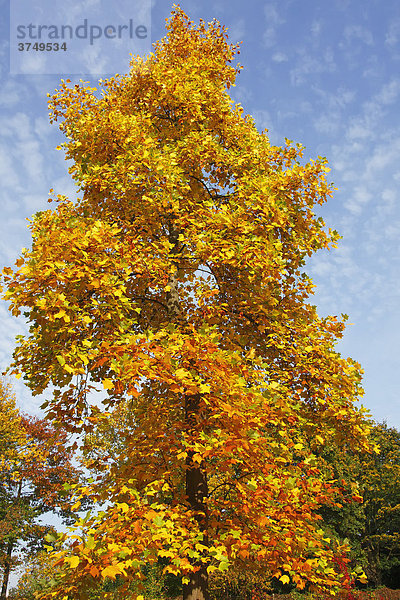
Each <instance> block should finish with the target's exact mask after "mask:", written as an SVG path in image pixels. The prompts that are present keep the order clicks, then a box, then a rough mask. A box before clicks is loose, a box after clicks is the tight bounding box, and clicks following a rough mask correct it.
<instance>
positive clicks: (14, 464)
mask: <svg viewBox="0 0 400 600" xmlns="http://www.w3.org/2000/svg"><path fill="white" fill-rule="evenodd" d="M65 441H66V440H65V434H62V433H60V432H58V433H57V432H55V430H54V428H53V427H52V426H51V425H50V424H48V423H46V421H44V420H43V419H39V418H37V417H30V416H27V415H24V414H21V413H20V411H19V410H18V409H17V407H16V403H15V396H14V394H13V393H12V389H11V387H10V385H9V384H7V383H6V382H4V381H3V382H0V462H1V472H0V566H1V569H2V586H1V592H0V598H1V600H3V599H5V598H6V597H7V588H8V581H9V576H10V573H11V571H12V570H13V569H14V568H15V567H16V566H18V564H19V563H20V562H21V560H22V558H24V557H25V558H26V557H27V556H30V555H32V554H36V553H37V552H39V551H40V550H41V549H42V550H43V544H44V536H45V535H46V533H47V532H49V531H50V530H52V529H54V527H52V526H49V525H46V524H43V522H42V521H41V520H40V517H42V516H43V515H44V514H46V513H48V512H56V513H58V514H59V515H61V516H64V517H67V516H68V515H69V516H70V514H71V513H70V510H69V508H68V506H67V505H66V502H65V499H64V497H63V495H60V491H61V492H63V490H62V488H61V485H62V484H63V483H66V482H69V483H72V481H73V475H75V474H76V469H74V468H73V467H72V465H71V462H70V458H71V456H70V454H71V453H70V451H69V450H66V448H65Z"/></svg>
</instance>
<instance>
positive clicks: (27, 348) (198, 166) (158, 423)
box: [3, 8, 368, 600]
mask: <svg viewBox="0 0 400 600" xmlns="http://www.w3.org/2000/svg"><path fill="white" fill-rule="evenodd" d="M167 30H168V35H167V37H166V38H164V39H163V40H161V41H160V42H158V43H156V44H155V48H154V53H152V54H150V55H149V56H148V57H147V58H146V59H142V58H140V57H136V58H133V60H132V69H131V72H130V73H129V74H128V75H126V76H119V75H117V76H115V77H113V78H111V79H109V80H106V81H102V82H101V83H100V85H101V87H102V94H98V93H97V90H96V88H91V87H90V86H88V85H87V84H86V83H85V82H81V83H80V84H77V85H75V86H73V87H69V85H68V84H69V83H70V82H69V81H68V80H67V81H66V82H64V81H63V82H62V83H61V85H60V88H59V90H56V92H55V93H54V95H52V96H51V98H50V109H51V114H52V119H53V120H59V121H60V122H61V123H60V128H61V130H62V131H63V132H64V133H65V135H66V137H67V141H66V142H65V144H64V146H65V148H66V158H68V159H70V160H72V163H73V164H72V166H71V168H70V172H71V174H72V177H73V178H74V179H75V181H76V182H77V184H78V186H79V188H80V190H81V192H82V197H81V198H79V199H78V200H77V201H76V202H75V203H73V202H71V201H69V200H68V199H67V198H66V197H64V196H57V197H56V198H55V200H56V202H57V205H56V207H55V208H54V209H49V210H47V211H44V212H41V213H37V214H36V215H35V216H34V218H33V220H32V223H31V230H32V238H33V243H32V249H31V250H24V251H23V254H22V256H21V258H20V259H18V261H17V262H16V269H15V270H13V269H12V268H9V267H8V268H6V269H4V271H3V272H4V280H5V284H6V286H7V288H8V289H7V291H6V293H5V298H6V299H7V300H8V301H10V309H11V311H12V313H13V314H14V315H18V314H20V312H21V310H22V309H23V310H24V314H25V316H26V317H27V319H28V320H29V321H30V323H31V325H30V332H29V335H28V336H27V337H21V338H20V339H19V342H18V346H17V348H16V350H15V352H14V361H13V363H12V366H11V372H12V373H16V374H22V375H23V376H24V380H25V382H26V383H27V385H28V386H29V387H30V388H31V389H32V391H33V393H34V394H39V393H41V392H43V391H44V390H45V389H46V388H47V387H48V386H49V385H52V386H54V388H55V392H54V395H53V398H52V399H51V400H49V402H48V404H47V409H48V413H47V414H48V417H49V418H50V419H53V420H54V421H55V422H58V423H60V424H61V423H62V424H63V426H64V427H66V428H67V430H69V431H71V432H91V431H93V430H95V429H101V427H102V426H103V425H102V424H104V423H105V422H106V421H107V420H109V419H111V418H117V419H118V418H120V417H121V415H122V414H123V412H124V411H125V414H126V415H127V418H126V419H125V422H124V423H123V427H124V444H123V445H121V453H120V458H119V460H116V461H115V460H113V461H108V462H107V460H103V466H102V468H103V469H104V470H105V475H104V476H102V477H100V478H99V480H98V481H96V479H95V480H94V481H93V483H92V484H90V485H88V486H86V487H85V488H84V489H81V490H80V491H79V490H76V491H77V496H78V501H79V496H81V497H82V498H84V497H86V496H88V497H90V498H91V499H92V500H96V501H97V502H98V504H99V505H101V508H102V510H97V511H92V512H91V514H90V515H87V516H86V517H85V519H81V520H79V521H78V529H77V532H76V537H75V538H74V539H73V541H72V542H71V543H70V546H69V547H68V548H67V549H64V550H63V551H61V553H60V554H59V563H60V564H61V563H63V564H64V565H65V570H64V578H61V580H60V583H59V584H58V585H59V587H58V588H57V587H55V588H54V589H53V590H51V591H49V592H48V597H49V598H50V597H54V595H57V597H60V598H61V597H63V596H62V593H64V597H65V598H67V597H68V598H70V597H73V598H79V597H83V596H84V594H85V593H86V589H87V587H90V585H91V584H92V582H93V581H94V580H96V579H98V578H107V577H110V578H116V577H118V578H119V579H123V580H125V581H126V582H127V583H126V585H127V590H128V586H129V582H130V581H131V580H132V579H134V578H135V577H137V576H139V577H140V576H141V568H142V566H143V564H145V563H146V564H152V563H156V562H157V561H158V560H159V559H160V558H162V559H164V560H165V561H166V563H167V564H166V565H165V568H164V571H165V572H167V573H168V572H169V573H172V574H175V575H177V576H182V581H183V596H184V598H185V600H195V599H196V600H203V599H204V600H206V599H207V598H208V583H207V582H208V574H209V573H210V572H213V571H214V570H221V571H224V570H226V569H228V568H229V567H230V565H235V567H236V568H243V569H251V568H252V566H253V565H259V566H260V567H261V568H263V569H264V571H265V573H266V574H269V576H270V577H272V576H275V577H277V578H280V579H281V581H282V582H283V583H286V582H289V581H292V582H293V583H294V584H295V585H297V586H298V587H300V588H301V587H303V586H304V585H305V584H306V583H308V584H309V585H310V586H311V587H314V588H317V589H328V588H331V587H332V586H334V585H335V584H336V583H337V582H338V581H339V579H340V577H339V575H338V574H337V573H336V572H335V569H334V562H333V558H334V555H335V552H336V551H337V549H335V545H334V543H333V542H331V541H330V540H329V539H327V538H326V537H325V536H324V533H323V531H322V529H321V528H320V525H319V523H320V517H319V515H318V514H317V513H318V508H319V506H320V505H321V503H327V502H329V499H330V498H331V499H333V498H335V495H336V493H337V492H336V490H335V486H334V484H333V483H332V482H328V481H326V479H325V478H324V476H323V474H322V473H321V472H320V471H319V470H318V468H317V465H316V461H315V457H314V454H313V453H314V451H315V450H316V449H317V448H318V446H319V445H321V444H324V443H325V441H326V442H329V441H332V440H335V441H336V443H338V444H340V443H343V441H344V440H346V443H348V444H350V445H352V446H354V447H356V446H357V445H358V446H363V445H367V441H366V437H365V435H366V433H367V430H368V427H367V425H366V423H365V415H364V413H363V410H360V409H356V407H355V405H354V401H355V399H356V398H357V397H358V396H359V395H360V394H361V392H362V390H361V387H360V385H361V384H360V380H361V375H360V368H359V365H358V364H357V363H355V362H353V361H352V360H350V359H344V358H342V357H341V356H340V355H339V354H338V353H337V352H336V351H335V349H334V347H335V343H336V341H337V339H338V338H340V337H341V335H342V332H343V330H344V323H343V320H341V319H338V318H336V317H327V318H320V317H318V315H317V313H316V309H315V307H314V306H312V305H310V304H309V303H308V302H307V300H308V298H309V296H310V294H311V293H312V287H313V286H312V282H311V280H310V279H309V278H308V277H307V275H306V274H304V273H303V267H304V264H305V260H306V258H307V256H309V255H311V254H312V253H313V252H315V251H317V250H318V249H321V248H328V247H331V246H334V245H335V242H336V240H337V239H338V235H337V234H336V232H332V231H330V230H329V231H326V230H325V228H324V222H323V220H322V219H321V218H317V217H316V216H315V214H314V212H313V208H314V206H315V205H318V204H322V203H323V202H325V200H326V199H327V197H328V196H330V195H331V189H330V186H329V185H328V184H327V182H326V179H325V174H326V172H327V171H328V168H327V166H326V161H325V160H324V159H322V158H318V159H317V160H315V161H310V162H308V163H306V164H303V161H302V154H303V148H302V147H301V145H300V144H293V143H291V142H290V141H288V140H286V142H285V145H284V146H283V147H275V146H272V145H271V144H270V142H269V140H268V136H267V133H266V132H263V133H259V132H258V131H257V129H256V126H255V123H254V121H253V119H252V118H251V117H249V116H244V114H243V109H242V107H241V106H240V105H237V104H234V103H233V102H232V100H231V99H230V97H229V94H228V89H229V87H230V86H231V85H234V81H235V77H236V74H237V73H238V71H239V67H235V66H233V64H232V61H233V59H234V56H235V53H236V52H237V48H236V47H235V46H232V45H230V44H229V43H228V41H227V35H226V31H225V29H224V28H223V27H221V26H220V25H219V23H218V22H215V21H214V22H212V23H210V24H208V26H207V25H206V24H205V23H203V22H200V24H199V25H198V26H196V25H194V24H193V23H192V22H190V21H189V20H188V18H187V17H186V15H185V14H184V13H183V12H182V11H181V10H180V9H179V8H175V9H174V10H173V13H172V16H171V19H170V20H169V22H168V24H167ZM99 386H100V387H99ZM102 389H103V402H102V403H99V402H98V401H97V397H96V398H93V397H92V396H91V392H92V391H93V390H98V391H101V390H102ZM307 440H311V443H310V444H308V442H307ZM105 482H106V483H105ZM127 593H128V592H127ZM105 597H106V596H105Z"/></svg>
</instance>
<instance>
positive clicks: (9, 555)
mask: <svg viewBox="0 0 400 600" xmlns="http://www.w3.org/2000/svg"><path fill="white" fill-rule="evenodd" d="M13 547H14V544H13V542H8V544H7V554H6V560H5V561H4V563H5V564H4V572H3V585H2V586H1V594H0V600H6V598H7V588H8V580H9V577H10V571H11V558H12V551H13Z"/></svg>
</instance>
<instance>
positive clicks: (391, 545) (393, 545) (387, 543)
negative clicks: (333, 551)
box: [360, 423, 400, 587]
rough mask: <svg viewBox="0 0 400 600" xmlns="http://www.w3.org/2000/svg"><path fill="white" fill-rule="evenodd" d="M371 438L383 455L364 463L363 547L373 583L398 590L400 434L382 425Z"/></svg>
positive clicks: (362, 469)
mask: <svg viewBox="0 0 400 600" xmlns="http://www.w3.org/2000/svg"><path fill="white" fill-rule="evenodd" d="M371 435H372V439H373V441H374V443H376V444H378V445H379V447H380V453H379V454H377V455H374V456H371V455H365V456H363V457H362V460H361V469H360V485H361V488H362V489H363V508H364V513H365V523H364V528H363V532H362V546H363V548H364V550H365V552H366V554H367V557H368V567H367V575H368V578H369V579H370V581H371V582H373V583H375V585H377V584H378V585H380V584H385V585H388V586H390V587H394V586H396V585H397V584H398V582H399V578H400V485H399V482H400V431H398V430H397V429H395V428H393V427H388V426H387V425H386V424H385V423H380V424H377V425H376V426H375V427H373V429H372V432H371Z"/></svg>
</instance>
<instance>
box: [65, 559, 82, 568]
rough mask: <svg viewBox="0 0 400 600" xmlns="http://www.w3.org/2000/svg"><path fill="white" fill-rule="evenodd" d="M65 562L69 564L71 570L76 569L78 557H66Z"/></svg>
mask: <svg viewBox="0 0 400 600" xmlns="http://www.w3.org/2000/svg"><path fill="white" fill-rule="evenodd" d="M66 561H67V562H68V563H69V566H70V567H71V569H76V567H77V566H78V565H79V556H68V557H67V558H66Z"/></svg>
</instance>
